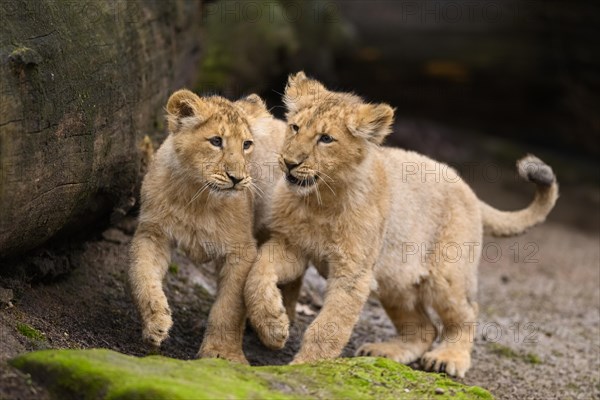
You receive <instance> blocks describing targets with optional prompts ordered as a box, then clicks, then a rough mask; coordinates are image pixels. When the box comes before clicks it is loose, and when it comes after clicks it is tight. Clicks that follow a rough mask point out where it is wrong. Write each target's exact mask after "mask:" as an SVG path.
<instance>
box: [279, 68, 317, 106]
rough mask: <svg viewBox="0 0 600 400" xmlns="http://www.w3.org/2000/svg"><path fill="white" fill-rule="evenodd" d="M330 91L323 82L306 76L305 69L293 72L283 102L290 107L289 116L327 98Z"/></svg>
mask: <svg viewBox="0 0 600 400" xmlns="http://www.w3.org/2000/svg"><path fill="white" fill-rule="evenodd" d="M327 93H328V91H327V89H326V88H325V86H323V85H322V84H321V82H319V81H316V80H314V79H309V78H307V77H306V75H305V74H304V72H303V71H300V72H298V73H296V74H291V75H290V76H289V77H288V82H287V85H286V87H285V93H284V95H283V102H284V103H285V105H286V107H287V109H288V117H290V116H292V115H294V114H295V113H296V112H298V110H300V109H302V108H304V107H307V106H309V105H311V104H313V103H314V102H315V101H317V100H319V99H323V98H325V96H326V95H327Z"/></svg>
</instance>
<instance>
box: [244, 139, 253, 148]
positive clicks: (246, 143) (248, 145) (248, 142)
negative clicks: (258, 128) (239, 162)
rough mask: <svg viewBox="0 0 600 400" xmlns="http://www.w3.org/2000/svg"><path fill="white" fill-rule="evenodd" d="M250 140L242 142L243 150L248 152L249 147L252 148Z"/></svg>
mask: <svg viewBox="0 0 600 400" xmlns="http://www.w3.org/2000/svg"><path fill="white" fill-rule="evenodd" d="M252 143H253V142H252V140H245V141H244V150H248V149H249V148H250V147H251V146H252Z"/></svg>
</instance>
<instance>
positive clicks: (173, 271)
mask: <svg viewBox="0 0 600 400" xmlns="http://www.w3.org/2000/svg"><path fill="white" fill-rule="evenodd" d="M169 273H170V274H173V275H177V274H178V273H179V265H177V264H176V263H171V264H169Z"/></svg>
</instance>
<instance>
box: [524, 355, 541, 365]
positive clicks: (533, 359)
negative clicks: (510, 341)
mask: <svg viewBox="0 0 600 400" xmlns="http://www.w3.org/2000/svg"><path fill="white" fill-rule="evenodd" d="M523 360H525V361H526V362H528V363H529V364H541V363H542V360H541V359H540V357H539V356H538V355H537V354H535V353H527V354H525V355H524V356H523Z"/></svg>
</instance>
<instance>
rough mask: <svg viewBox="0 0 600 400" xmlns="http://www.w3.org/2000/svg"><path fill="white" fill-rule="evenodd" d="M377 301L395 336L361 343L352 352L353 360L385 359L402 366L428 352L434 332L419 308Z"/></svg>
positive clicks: (418, 306) (435, 332) (397, 301)
mask: <svg viewBox="0 0 600 400" xmlns="http://www.w3.org/2000/svg"><path fill="white" fill-rule="evenodd" d="M394 300H396V301H389V300H388V301H387V302H386V299H381V303H382V305H383V307H384V309H385V311H386V313H387V315H388V316H389V317H390V319H391V320H392V323H393V324H394V326H395V327H396V331H397V332H398V336H395V337H394V338H392V339H390V340H388V341H385V342H381V343H365V344H363V345H362V346H361V347H360V348H359V349H358V351H357V352H356V355H357V356H374V357H386V358H389V359H391V360H394V361H396V362H399V363H402V364H410V363H411V362H413V361H417V360H418V359H420V358H421V356H422V355H423V354H424V353H425V352H426V351H427V350H429V348H430V347H431V344H432V343H433V341H434V340H435V338H436V336H437V331H436V328H435V326H434V325H433V323H432V322H431V319H430V318H429V315H427V312H426V311H425V309H424V308H423V307H422V306H420V305H418V304H417V305H414V304H410V303H409V302H403V301H402V300H400V299H398V298H396V299H394Z"/></svg>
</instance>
